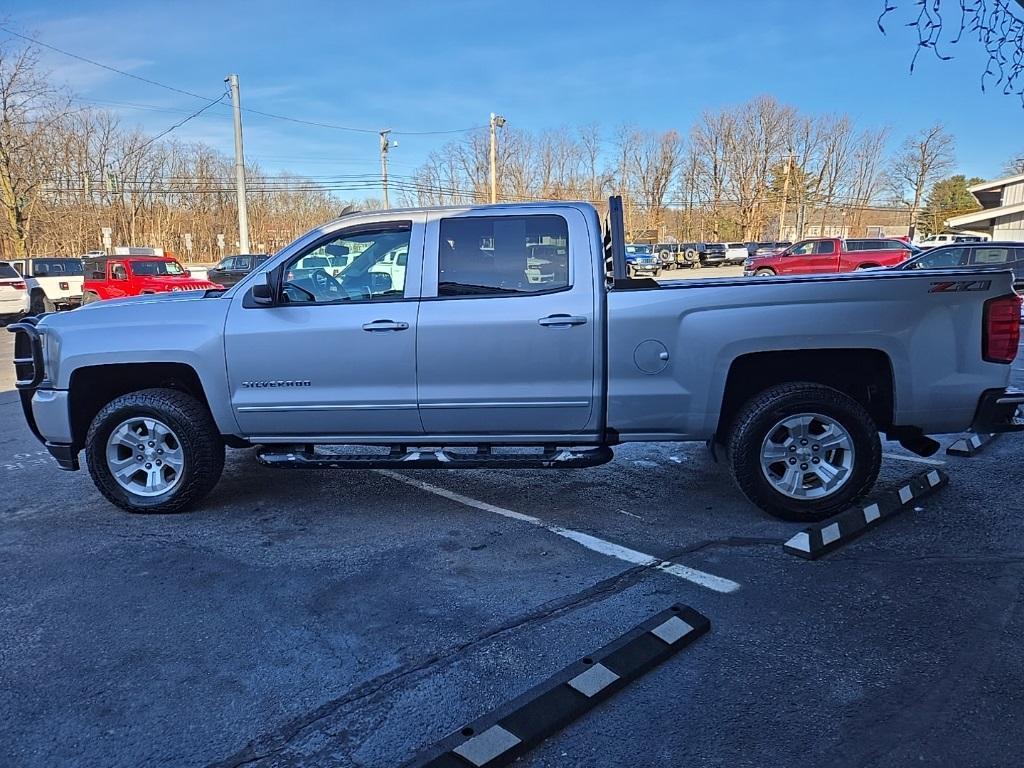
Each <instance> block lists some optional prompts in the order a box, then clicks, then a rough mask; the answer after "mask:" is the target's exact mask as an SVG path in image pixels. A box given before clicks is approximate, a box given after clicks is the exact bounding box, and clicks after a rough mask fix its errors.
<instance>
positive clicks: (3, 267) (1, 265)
mask: <svg viewBox="0 0 1024 768" xmlns="http://www.w3.org/2000/svg"><path fill="white" fill-rule="evenodd" d="M0 277H8V278H9V277H14V278H18V277H21V275H19V274H18V270H16V269H15V268H14V267H12V266H11V265H10V264H8V263H7V262H5V261H0Z"/></svg>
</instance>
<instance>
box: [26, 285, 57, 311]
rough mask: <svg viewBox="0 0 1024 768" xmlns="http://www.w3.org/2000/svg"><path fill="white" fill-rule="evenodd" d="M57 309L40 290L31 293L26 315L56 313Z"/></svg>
mask: <svg viewBox="0 0 1024 768" xmlns="http://www.w3.org/2000/svg"><path fill="white" fill-rule="evenodd" d="M56 311H57V307H56V306H54V303H53V302H52V301H50V299H49V298H48V297H47V296H46V294H45V293H43V292H42V291H40V290H35V291H32V303H31V305H30V306H29V310H28V313H29V314H30V315H41V314H43V313H44V312H56Z"/></svg>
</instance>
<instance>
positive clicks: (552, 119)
mask: <svg viewBox="0 0 1024 768" xmlns="http://www.w3.org/2000/svg"><path fill="white" fill-rule="evenodd" d="M911 2H912V0H898V4H899V5H901V6H905V8H904V9H903V10H902V11H901V15H893V16H891V17H890V21H889V24H888V27H889V30H888V31H889V34H888V36H883V35H881V34H880V33H879V31H878V29H877V27H876V26H875V19H876V17H877V15H878V13H879V12H880V10H881V7H882V3H881V1H880V0H879V1H878V2H876V1H875V0H792V1H791V2H779V1H776V2H771V1H765V2H760V1H759V2H754V0H745V1H743V2H740V1H739V0H718V1H717V2H712V3H709V2H698V1H697V0H676V1H675V2H672V1H666V2H659V1H655V0H652V1H649V2H644V1H643V0H634V2H631V3H612V2H604V0H590V1H589V2H577V1H575V0H573V1H571V2H570V1H559V0H516V1H515V2H503V3H499V2H486V1H485V0H480V1H478V2H472V1H470V0H434V1H432V2H428V1H427V0H421V1H420V2H410V1H407V0H395V1H394V2H388V3H381V2H376V3H369V2H350V1H347V0H341V1H339V2H333V3H332V2H317V1H315V0H313V1H309V2H307V1H305V0H293V2H290V3H281V2H258V1H252V0H250V1H248V2H236V1H235V0H224V2H216V3H215V2H209V0H208V1H207V2H163V3H156V2H144V1H142V0H134V1H133V2H121V1H114V2H91V1H89V0H85V1H80V0H79V1H76V2H74V3H68V2H66V0H65V1H64V2H55V1H53V0H35V2H33V3H32V4H31V5H30V6H28V7H25V6H23V7H22V8H20V9H18V10H15V11H13V12H11V15H10V16H9V17H8V19H7V23H8V24H10V25H12V26H13V27H14V28H15V29H17V30H18V31H20V32H23V33H25V34H29V35H32V36H34V37H38V38H39V39H40V40H42V41H44V42H47V43H50V44H52V45H55V46H58V47H61V48H65V49H67V50H70V51H73V52H75V53H78V54H81V55H83V56H86V57H89V58H93V59H96V60H98V61H102V62H104V63H107V64H110V65H111V66H115V67H118V68H121V69H124V70H127V71H130V72H133V73H135V74H137V75H140V76H143V77H147V78H151V79H154V80H158V81H161V82H164V83H168V84H170V85H174V86H176V87H179V88H182V89H185V90H189V91H194V92H196V93H200V94H208V95H209V96H210V97H212V98H216V97H217V96H219V95H220V94H221V93H222V92H223V87H224V86H223V78H224V76H225V75H227V74H228V73H229V72H236V73H238V75H239V77H240V80H241V87H242V100H243V105H244V106H247V107H252V108H254V109H260V110H264V111H268V112H275V113H280V114H288V115H293V116H296V117H301V118H303V119H307V120H313V121H323V122H330V123H336V124H343V125H348V126H355V127H363V128H367V129H372V130H373V131H376V130H377V129H380V128H384V127H390V128H393V129H395V130H396V131H437V130H450V129H458V128H464V127H469V126H479V125H482V124H486V122H487V117H488V113H490V112H491V111H492V110H493V111H496V112H498V113H500V114H503V115H504V116H505V117H506V118H507V119H508V121H509V124H510V125H515V126H517V127H522V128H526V129H530V130H541V129H548V128H559V127H563V126H577V125H582V124H585V123H590V122H595V121H596V122H598V123H600V124H601V125H602V127H603V128H604V129H605V131H606V133H607V135H608V136H609V137H610V136H611V134H612V132H613V131H614V129H615V128H616V127H617V126H619V125H621V124H622V123H624V122H629V123H634V124H636V125H639V126H641V127H644V128H650V129H658V130H663V129H668V128H676V129H678V130H680V131H681V132H683V133H685V132H687V131H688V130H689V126H690V125H691V123H692V121H693V118H694V117H695V116H697V115H699V113H700V112H701V111H702V110H705V109H711V108H718V107H722V106H725V105H731V104H737V103H740V102H743V101H745V100H747V99H750V98H752V97H754V96H757V95H760V94H770V95H773V96H775V97H776V98H777V99H779V100H780V101H782V102H785V103H789V104H792V105H794V106H796V107H798V108H800V109H802V110H804V111H807V112H812V113H821V112H845V113H848V114H850V115H851V116H852V117H853V118H854V120H855V121H856V122H857V124H858V125H860V126H863V127H867V126H881V125H890V126H891V127H892V129H893V140H894V142H895V141H898V140H899V139H900V138H902V137H903V136H905V135H906V134H908V133H910V132H913V131H914V130H916V129H917V128H920V127H924V126H926V125H928V124H930V123H932V122H934V121H936V120H938V121H942V122H943V123H945V124H946V126H947V127H948V129H949V130H950V131H952V133H953V134H954V135H955V136H956V138H957V160H958V169H959V170H962V171H963V172H965V173H967V174H968V175H977V176H981V177H986V178H991V177H993V176H995V175H997V174H998V173H999V172H1000V170H1001V168H1002V167H1003V165H1004V164H1005V163H1006V161H1007V160H1008V159H1010V157H1012V156H1018V155H1020V154H1021V153H1022V152H1024V108H1022V107H1021V104H1020V101H1019V99H1017V98H1015V97H1012V96H1003V95H1002V94H1001V93H1000V92H999V91H998V90H993V89H990V90H989V92H988V93H987V94H983V93H981V91H980V88H979V77H980V74H981V72H982V70H983V69H984V62H983V55H982V53H981V49H980V48H979V47H978V46H977V45H976V44H967V43H962V44H961V45H960V46H958V47H957V48H955V49H953V52H954V53H956V58H955V59H954V60H953V61H949V62H939V61H937V60H935V59H934V58H933V57H931V56H922V57H921V59H920V60H919V65H918V68H917V71H916V72H915V73H914V74H913V75H911V74H910V72H909V62H910V57H911V55H912V54H913V50H914V42H915V40H916V36H915V35H914V33H913V31H912V30H909V29H907V28H905V27H902V26H901V25H900V22H901V21H903V20H905V18H906V14H907V13H908V12H909V10H910V6H911ZM950 5H952V3H950ZM1022 13H1024V11H1022ZM2 34H3V33H0V35H2ZM44 63H45V65H46V66H47V68H48V69H50V70H51V71H52V73H53V76H54V77H55V78H57V79H59V80H61V81H63V82H66V83H67V84H68V85H69V86H70V87H71V88H73V89H74V90H75V91H76V92H77V93H78V94H80V95H81V96H82V98H84V99H87V100H90V101H93V102H97V103H99V104H100V105H101V106H105V107H108V108H110V109H112V110H114V111H116V112H118V113H119V114H120V116H121V119H122V120H123V122H124V123H126V124H129V125H135V124H137V125H139V126H141V127H142V128H144V129H145V130H147V131H151V132H156V131H159V130H163V129H164V128H166V127H168V126H169V125H171V124H173V123H174V122H176V121H177V120H179V119H180V118H181V117H184V116H185V115H186V114H187V113H188V112H191V111H194V110H195V109H197V108H198V107H200V106H202V102H200V101H198V100H196V99H192V98H189V97H187V96H182V95H179V94H175V93H172V92H169V91H166V90H161V89H159V88H156V87H153V86H150V85H146V84H144V83H140V82H137V81H134V80H131V79H129V78H125V77H121V76H118V75H116V74H113V73H110V72H107V71H104V70H102V69H98V68H96V67H92V66H89V65H87V64H83V63H80V62H77V61H74V60H71V59H68V58H67V57H64V56H61V55H59V54H56V53H51V52H46V53H45V56H44ZM111 102H118V103H117V104H114V103H111ZM126 103H131V104H141V105H148V106H147V107H146V108H144V109H143V108H135V107H128V106H124V104H126ZM244 122H245V136H246V155H247V158H248V159H252V160H256V161H258V162H259V163H260V164H261V165H263V166H264V167H266V168H268V169H272V170H284V169H288V170H293V171H295V172H298V173H303V174H308V175H310V176H313V177H327V176H337V175H342V174H359V173H376V172H377V169H378V167H379V165H378V155H377V136H376V134H375V133H367V134H360V133H351V132H343V131H337V130H332V129H324V128H314V127H310V126H302V125H296V124H292V123H287V122H281V121H277V120H273V119H270V118H263V117H260V116H256V115H252V114H246V115H245V116H244ZM175 135H176V136H178V137H179V138H181V139H183V140H202V141H205V142H208V143H209V144H212V145H214V146H216V147H217V148H219V149H221V150H223V151H224V152H228V153H230V152H231V150H232V133H231V122H230V112H229V111H228V109H226V108H222V107H220V106H218V107H214V108H213V109H211V110H209V111H208V112H207V113H205V114H204V115H202V116H200V117H199V118H197V119H195V120H193V121H192V122H190V123H188V124H187V125H185V126H183V127H182V128H180V129H178V130H177V131H176V132H175ZM451 138H452V136H449V135H432V136H412V135H409V136H399V137H398V139H399V144H400V145H399V147H398V148H397V149H395V150H394V151H393V152H392V153H391V156H390V157H391V169H392V172H393V173H394V174H396V175H399V176H400V175H404V174H410V173H412V171H413V170H414V169H415V167H416V166H417V165H418V164H419V163H421V162H422V161H423V159H424V157H425V156H426V154H427V153H428V152H429V151H430V150H431V149H434V148H436V147H438V146H440V145H441V144H443V143H444V142H445V141H447V140H449V139H451Z"/></svg>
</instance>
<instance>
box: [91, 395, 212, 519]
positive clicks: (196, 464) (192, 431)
mask: <svg viewBox="0 0 1024 768" xmlns="http://www.w3.org/2000/svg"><path fill="white" fill-rule="evenodd" d="M132 416H152V417H155V418H157V419H159V420H160V421H162V422H164V423H165V424H166V425H167V426H168V427H170V428H171V429H172V430H173V431H174V433H175V435H176V436H177V437H178V439H179V441H180V444H181V448H182V453H183V455H184V462H183V467H182V471H181V477H180V478H179V479H178V481H177V482H176V484H175V485H174V486H173V487H172V488H171V489H170V490H169V491H167V492H166V493H165V494H163V495H160V496H155V497H147V496H139V495H137V494H133V493H131V492H130V491H129V490H127V489H125V488H123V487H122V486H121V485H120V484H119V483H118V482H117V480H115V479H114V476H113V474H112V473H111V471H110V468H109V467H108V465H107V459H106V446H107V439H108V438H109V437H110V434H111V432H113V431H114V429H115V428H116V427H117V426H118V425H119V424H121V423H122V422H123V421H125V420H126V419H128V418H131V417H132ZM85 455H86V460H87V462H88V465H89V474H90V475H91V476H92V480H93V483H95V484H96V487H97V488H98V489H99V491H100V493H102V494H103V495H104V496H105V497H106V498H107V500H108V501H110V502H111V503H112V504H115V505H116V506H118V507H120V508H121V509H124V510H126V511H128V512H135V513H147V514H167V513H174V512H184V511H185V510H186V509H188V507H190V506H192V505H193V504H195V503H196V502H198V501H200V500H201V499H202V498H203V497H205V496H206V495H207V494H208V493H209V492H210V491H211V490H213V487H214V486H215V485H216V484H217V481H218V480H219V479H220V476H221V473H222V472H223V470H224V441H223V440H222V439H221V436H220V433H219V432H218V430H217V427H216V425H215V424H214V423H213V417H212V416H211V415H210V412H209V410H207V408H206V406H204V405H203V404H202V403H200V402H199V401H198V400H196V399H195V398H194V397H192V396H191V395H189V394H187V393H185V392H180V391H178V390H175V389H143V390H140V391H138V392H129V393H128V394H127V395H121V396H120V397H118V398H115V399H114V400H112V401H110V402H109V403H107V404H106V405H105V406H103V408H101V409H100V412H99V413H97V414H96V418H94V419H93V420H92V424H91V425H90V426H89V432H88V434H87V435H86V438H85Z"/></svg>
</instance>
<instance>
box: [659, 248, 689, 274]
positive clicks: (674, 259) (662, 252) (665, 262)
mask: <svg viewBox="0 0 1024 768" xmlns="http://www.w3.org/2000/svg"><path fill="white" fill-rule="evenodd" d="M681 247H682V244H681V243H655V245H654V252H655V253H656V254H657V255H658V258H659V259H661V268H662V269H666V270H667V269H675V268H676V267H677V266H679V262H680V253H681V251H680V248H681ZM683 255H684V258H683V261H685V253H683Z"/></svg>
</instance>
